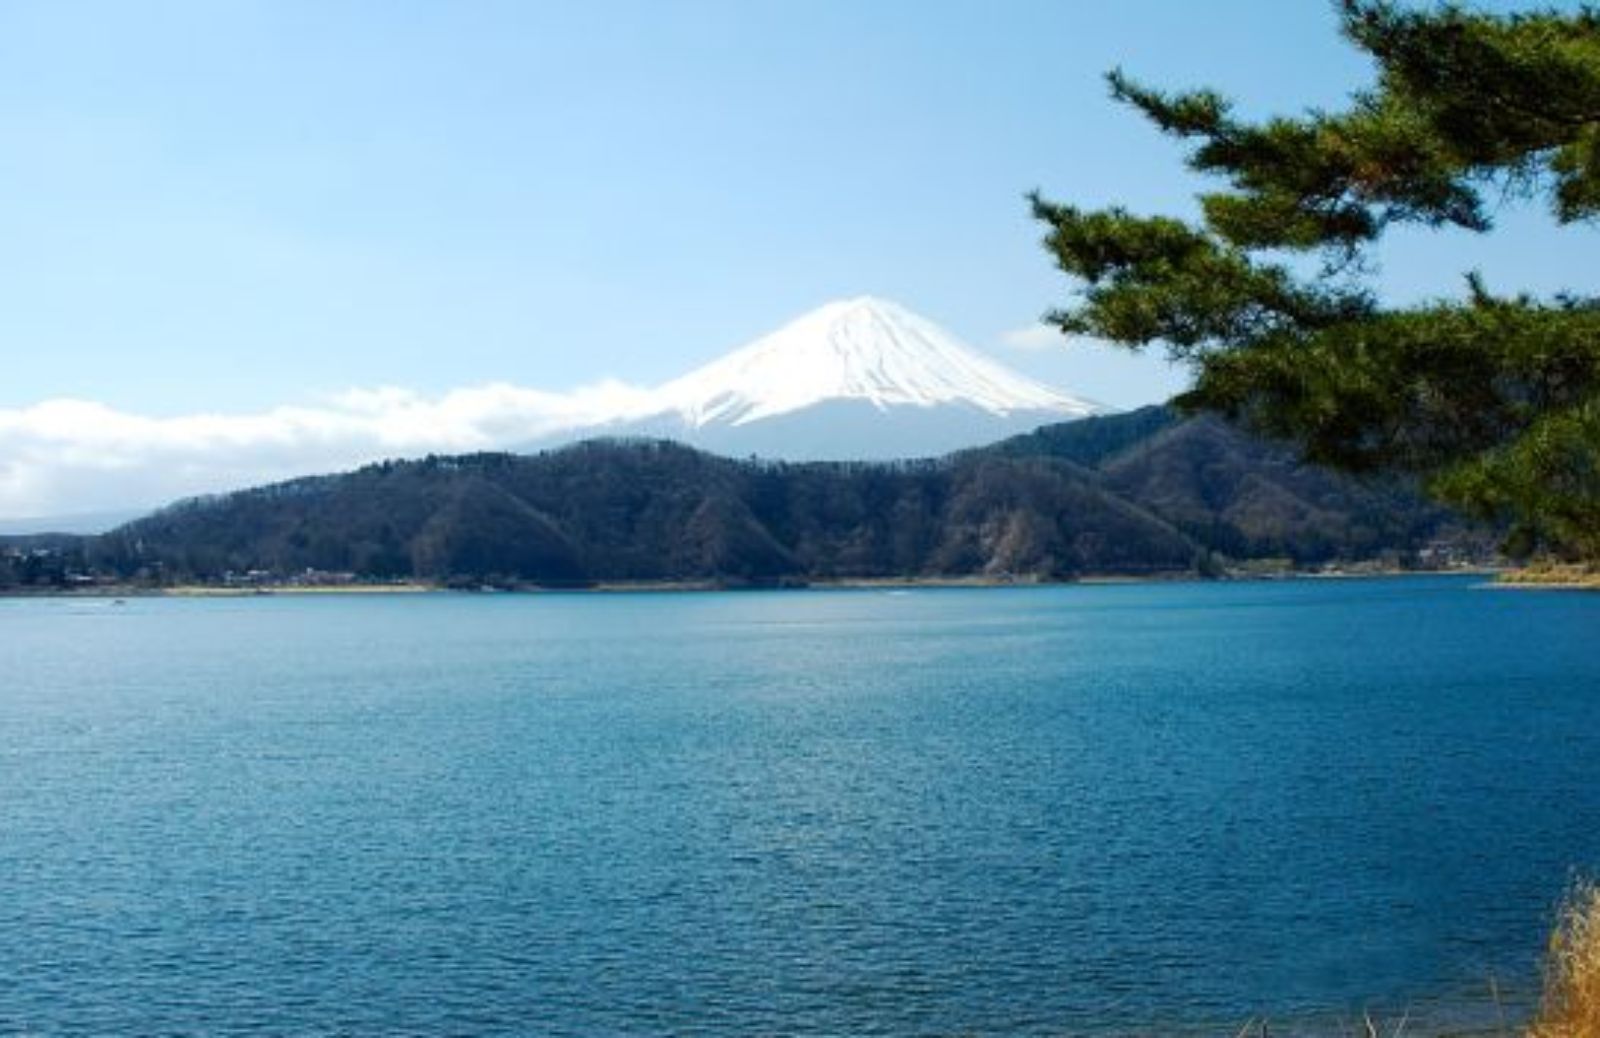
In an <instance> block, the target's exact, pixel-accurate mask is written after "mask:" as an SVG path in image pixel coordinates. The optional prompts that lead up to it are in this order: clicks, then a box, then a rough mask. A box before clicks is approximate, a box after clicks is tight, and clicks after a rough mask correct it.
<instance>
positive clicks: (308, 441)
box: [0, 381, 650, 519]
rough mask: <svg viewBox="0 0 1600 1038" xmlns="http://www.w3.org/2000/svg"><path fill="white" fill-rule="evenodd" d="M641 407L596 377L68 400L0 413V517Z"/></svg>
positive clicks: (263, 477)
mask: <svg viewBox="0 0 1600 1038" xmlns="http://www.w3.org/2000/svg"><path fill="white" fill-rule="evenodd" d="M649 399H650V394H649V393H648V391H646V390H642V389H638V388H636V387H634V386H630V385H627V384H625V383H622V382H617V381H605V382H600V383H597V384H595V385H591V386H585V387H581V388H579V389H576V390H574V391H572V392H570V393H550V392H545V391H542V390H536V389H528V388H525V387H522V386H516V385H511V384H508V383H491V384H487V385H482V386H474V387H468V388H462V389H455V390H451V391H449V392H447V393H444V394H442V395H440V396H432V397H430V396H426V395H423V394H420V393H417V392H415V391H412V390H409V389H403V388H398V387H394V386H382V387H377V388H355V389H350V390H347V391H345V392H343V393H340V394H338V395H336V396H334V397H331V398H329V399H327V400H325V401H322V402H320V403H316V404H311V405H291V406H282V407H275V408H271V409H269V410H265V411H260V412H255V413H248V414H220V413H202V414H189V415H180V416H175V417H165V418H161V417H151V416H148V415H141V414H135V413H132V412H129V411H123V410H119V409H117V408H115V407H112V406H109V405H107V404H105V403H101V402H97V401H92V400H82V399H74V398H56V399H50V400H44V401H41V402H39V403H36V404H33V405H31V406H28V407H23V408H13V409H3V408H0V519H28V518H35V517H48V516H67V515H77V514H84V513H95V512H112V511H128V510H139V509H149V508H155V507H159V506H160V505H163V504H167V503H169V502H171V501H174V500H177V499H179V498H183V497H190V496H193V495H196V494H205V493H216V492H222V491H227V490H235V489H240V488H242V487H246V486H252V485H256V484H260V483H265V482H271V481H274V480H280V479H288V478H292V477H295V476H302V475H307V474H310V473H318V472H331V471H338V470H340V469H346V468H351V467H354V466H358V465H363V464H366V463H368V462H373V461H379V460H383V459H385V458H394V457H414V456H417V455H421V454H427V453H430V452H465V451H475V450H499V449H507V448H513V447H518V446H524V445H529V444H532V443H535V442H537V441H538V440H540V439H541V438H544V437H549V436H553V435H555V434H558V433H560V432H562V431H564V430H568V429H573V428H577V427H580V426H587V425H593V424H596V423H600V422H604V421H607V420H611V419H615V418H617V417H619V416H625V415H627V414H630V413H633V412H635V411H636V410H638V409H640V408H642V407H645V406H646V405H647V402H648V401H649Z"/></svg>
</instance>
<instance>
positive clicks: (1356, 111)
mask: <svg viewBox="0 0 1600 1038" xmlns="http://www.w3.org/2000/svg"><path fill="white" fill-rule="evenodd" d="M1340 14H1341V18H1342V24H1343V30H1344V32H1345V34H1346V36H1347V37H1348V38H1349V39H1350V41H1351V42H1353V43H1354V44H1355V45H1356V46H1357V47H1359V48H1360V49H1362V50H1364V51H1366V52H1367V53H1368V54H1370V55H1371V56H1372V58H1373V59H1374V61H1375V63H1376V66H1377V68H1378V76H1377V81H1376V83H1375V85H1374V86H1372V87H1371V88H1370V89H1368V90H1366V91H1363V92H1360V93H1357V94H1355V95H1354V96H1353V97H1352V98H1351V100H1350V103H1349V105H1348V107H1347V108H1346V109H1345V110H1342V111H1335V112H1322V111H1312V112H1309V113H1307V114H1304V115H1300V116H1297V117H1280V118H1272V119H1268V120H1265V121H1263V122H1250V121H1246V120H1243V119H1241V118H1239V117H1238V116H1237V115H1236V114H1235V112H1234V109H1233V108H1232V106H1231V105H1230V104H1229V102H1228V101H1227V100H1226V99H1224V98H1223V97H1221V96H1220V95H1218V94H1217V93H1215V92H1212V91H1209V90H1199V91H1192V92H1187V93H1167V92H1163V91H1160V90H1156V89H1152V88H1150V87H1148V86H1145V85H1142V84H1140V83H1138V82H1136V81H1134V80H1133V79H1131V78H1129V77H1128V76H1126V75H1124V74H1123V73H1121V72H1113V73H1111V75H1110V76H1109V77H1108V78H1109V81H1110V85H1111V91H1112V95H1113V97H1115V98H1116V99H1117V100H1119V101H1121V102H1124V103H1126V104H1129V105H1131V106H1132V107H1133V108H1135V109H1137V110H1138V111H1139V112H1141V113H1143V114H1144V115H1145V116H1146V117H1147V118H1149V119H1150V121H1151V122H1153V123H1154V124H1155V125H1156V126H1157V127H1158V128H1159V129H1160V130H1161V131H1163V132H1164V133H1167V134H1169V135H1171V136H1173V137H1176V138H1179V139H1181V140H1183V141H1184V142H1185V143H1186V144H1187V145H1188V146H1189V152H1188V162H1189V165H1190V167H1191V168H1193V169H1194V170H1196V171H1198V172H1200V173H1203V174H1207V175H1210V176H1214V177H1216V178H1218V179H1219V180H1221V181H1222V182H1223V185H1224V186H1223V187H1222V188H1221V189H1220V190H1216V191H1213V192H1210V193H1207V194H1204V195H1202V196H1201V198H1200V210H1201V214H1202V220H1201V222H1200V223H1198V224H1190V223H1186V222H1185V221H1182V220H1177V219H1171V218H1168V217H1161V216H1139V215H1135V214H1133V213H1130V212H1128V211H1126V210H1123V209H1109V210H1102V211H1086V210H1083V209H1079V208H1076V207H1073V206H1071V205H1063V204H1058V203H1055V202H1051V201H1048V200H1046V199H1044V198H1041V197H1039V196H1037V195H1035V196H1033V198H1032V204H1033V209H1034V213H1035V215H1036V216H1037V217H1038V218H1039V219H1040V220H1042V221H1044V222H1045V223H1046V224H1047V225H1048V228H1049V229H1048V232H1047V236H1046V239H1045V244H1046V247H1047V248H1048V250H1049V251H1050V252H1051V254H1052V255H1053V256H1054V258H1055V260H1056V262H1057V264H1058V265H1059V266H1060V268H1061V269H1062V270H1063V271H1064V272H1065V273H1067V274H1068V275H1070V276H1071V277H1072V278H1073V279H1075V281H1076V282H1077V283H1078V284H1079V285H1080V286H1081V290H1082V291H1081V297H1080V298H1079V299H1078V301H1077V305H1075V306H1072V307H1070V308H1067V309H1063V310H1061V311H1058V312H1056V313H1054V314H1052V315H1051V317H1052V320H1053V322H1054V323H1055V324H1057V325H1059V326H1060V327H1061V328H1062V329H1063V330H1064V331H1066V332H1068V333H1074V334H1087V335H1093V336H1098V337H1102V338H1105V339H1109V340H1112V341H1115V342H1118V343H1122V344H1125V345H1128V346H1132V347H1135V348H1139V347H1145V346H1150V345H1152V344H1158V345H1160V346H1164V347H1165V348H1166V349H1167V350H1169V351H1170V353H1171V354H1172V355H1173V356H1174V357H1176V358H1178V359H1180V360H1184V361H1187V362H1189V363H1191V364H1192V365H1193V367H1194V370H1195V384H1194V386H1193V388H1192V390H1191V391H1190V392H1188V393H1186V394H1185V395H1184V396H1183V397H1181V398H1180V401H1179V402H1180V403H1181V404H1182V405H1184V406H1187V407H1192V408H1202V409H1208V410H1215V411H1219V412H1221V413H1223V414H1225V415H1227V416H1229V417H1233V418H1240V419H1244V420H1246V421H1248V422H1249V423H1251V424H1253V425H1254V426H1255V427H1257V428H1258V429H1261V430H1262V431H1265V432H1267V433H1270V434H1272V435H1276V436H1279V437H1284V438H1287V439H1290V440H1293V441H1295V442H1297V443H1298V444H1299V445H1300V446H1301V447H1302V448H1303V449H1304V451H1305V454H1306V456H1307V457H1308V458H1309V459H1310V460H1312V461H1316V462H1320V463H1326V464H1332V465H1335V466H1339V467H1343V468H1346V469H1350V470H1355V471H1371V470H1377V469H1402V470H1406V471H1411V472H1417V473H1421V474H1423V475H1424V476H1426V477H1427V479H1428V483H1429V486H1430V488H1431V489H1432V490H1433V491H1434V492H1435V493H1437V494H1438V495H1439V496H1441V497H1442V498H1443V499H1445V500H1447V501H1450V502H1452V503H1454V504H1457V505H1460V506H1464V507H1467V508H1469V509H1471V510H1472V511H1474V512H1476V513H1477V514H1480V515H1484V516H1487V517H1492V518H1498V519H1501V520H1504V521H1508V522H1509V524H1510V529H1511V530H1512V536H1511V539H1510V542H1509V545H1510V547H1512V548H1513V549H1514V550H1517V551H1520V552H1530V551H1536V550H1553V551H1556V552H1559V553H1562V554H1565V555H1569V556H1578V557H1583V558H1587V559H1591V560H1592V559H1600V300H1596V299H1594V298H1588V297H1577V296H1568V295H1563V296H1559V297H1555V298H1550V299H1537V298H1533V297H1530V296H1526V295H1516V296H1509V297H1506V296H1497V295H1493V294H1491V293H1490V291H1489V290H1488V289H1487V288H1486V287H1485V285H1484V284H1483V283H1482V281H1481V279H1479V278H1478V277H1477V276H1476V275H1469V276H1468V278H1467V290H1466V292H1465V293H1464V295H1463V297H1462V298H1461V299H1459V300H1456V301H1441V302H1435V303H1430V304H1426V305H1420V306H1415V307H1410V308H1387V307H1384V306H1382V305H1381V304H1380V303H1379V301H1378V300H1377V298H1376V296H1375V295H1374V293H1373V292H1372V291H1371V289H1370V287H1369V285H1368V284H1367V283H1365V281H1364V280H1363V273H1364V272H1365V267H1366V265H1365V264H1364V263H1363V261H1364V260H1365V259H1366V258H1367V257H1368V254H1369V252H1370V250H1371V248H1372V247H1373V246H1374V245H1375V243H1377V242H1378V241H1379V239H1381V238H1382V236H1383V235H1384V233H1385V232H1386V231H1387V230H1388V229H1389V228H1391V227H1394V226H1399V225H1418V226H1423V227H1430V228H1445V227H1454V228H1463V229H1466V230H1469V231H1475V232H1489V231H1491V230H1492V229H1493V210H1494V208H1495V206H1496V205H1497V204H1499V202H1500V201H1501V200H1502V199H1504V198H1506V197H1507V196H1511V197H1515V198H1520V199H1524V200H1529V201H1534V202H1538V203H1540V204H1543V205H1546V206H1548V208H1549V210H1550V212H1551V214H1552V215H1553V217H1554V219H1555V220H1556V221H1557V222H1558V223H1560V224H1562V225H1581V224H1585V223H1588V222H1590V221H1593V220H1594V219H1595V218H1596V217H1597V216H1600V11H1597V10H1596V9H1592V8H1584V9H1581V10H1578V11H1577V12H1576V13H1573V12H1560V11H1555V10H1543V11H1532V12H1528V13H1523V14H1512V15H1497V14H1489V13H1484V12H1481V11H1477V10H1474V9H1470V8H1466V7H1461V6H1456V5H1445V6H1437V7H1430V8H1426V9H1417V8H1411V7H1403V6H1401V5H1398V4H1394V3H1387V2H1370V0H1345V2H1343V3H1341V4H1340ZM1295 254H1302V255H1308V256H1311V257H1315V258H1320V259H1321V260H1322V261H1323V262H1322V263H1321V264H1320V265H1318V264H1305V263H1300V262H1295V261H1293V260H1292V259H1286V257H1293V256H1294V255H1295ZM1308 266H1320V271H1319V272H1318V273H1317V274H1316V275H1315V276H1306V275H1305V274H1303V273H1302V271H1303V270H1305V269H1307V267H1308Z"/></svg>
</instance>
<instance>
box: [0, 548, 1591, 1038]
mask: <svg viewBox="0 0 1600 1038" xmlns="http://www.w3.org/2000/svg"><path fill="white" fill-rule="evenodd" d="M1597 865H1600V595H1586V594H1574V593H1560V592H1522V591H1506V590H1493V589H1485V588H1483V587H1481V586H1480V582H1479V580H1478V579H1476V578H1471V577H1436V578H1397V579H1373V580H1326V581H1311V580H1307V581H1293V582H1282V583H1231V584H1148V585H1127V586H1064V587H1041V588H1015V589H939V590H936V589H927V590H920V589H919V590H915V591H909V592H885V591H878V590H858V591H791V592H773V593H756V592H748V593H727V594H721V593H702V594H669V593H661V594H648V593H640V594H547V595H546V594H537V595H465V594H431V595H389V596H381V595H363V596H357V595H324V596H309V595H308V596H265V597H252V598H227V599H182V598H136V599H130V600H128V601H127V602H126V603H125V604H123V605H116V604H113V603H112V602H110V601H108V600H103V599H100V600H94V599H9V600H3V601H0V1033H6V1034H9V1033H19V1032H20V1033H30V1034H32V1033H40V1034H53V1033H75V1034H77V1033H104V1034H109V1033H136V1032H137V1033H170V1034H177V1033H197V1034H199V1033H203V1034H283V1033H301V1034H306V1033H323V1034H396V1033H421V1034H446V1033H450V1034H490V1033H517V1034H526V1033H537V1034H552V1035H554V1034H560V1035H597V1034H611V1033H630V1034H669V1033H671V1034H706V1035H746V1034H757V1033H767V1034H771V1033H807V1034H853V1035H865V1034H929V1033H940V1034H948V1033H957V1032H958V1033H977V1034H995V1035H1013V1034H1025V1035H1031V1034H1079V1033H1083V1034H1096V1033H1125V1032H1129V1031H1140V1032H1146V1033H1148V1032H1152V1031H1162V1032H1181V1031H1186V1030H1193V1031H1196V1032H1199V1033H1215V1034H1226V1035H1229V1036H1231V1035H1233V1034H1235V1033H1237V1032H1238V1030H1239V1028H1240V1027H1241V1026H1243V1024H1244V1023H1245V1021H1246V1020H1247V1019H1249V1018H1250V1017H1251V1016H1256V1017H1259V1016H1261V1015H1263V1014H1266V1015H1269V1016H1271V1017H1273V1018H1274V1020H1279V1021H1282V1023H1281V1024H1280V1025H1279V1026H1278V1027H1276V1028H1275V1029H1274V1033H1275V1034H1277V1033H1285V1031H1292V1030H1293V1029H1294V1028H1295V1027H1306V1028H1313V1027H1318V1026H1322V1025H1325V1024H1328V1023H1329V1022H1330V1021H1337V1020H1339V1019H1340V1018H1341V1017H1344V1018H1348V1016H1349V1014H1351V1013H1356V1012H1359V1011H1360V1010H1361V1008H1362V1007H1364V1006H1370V1007H1373V1008H1374V1010H1375V1011H1378V1012H1383V1013H1392V1014H1398V1013H1400V1012H1402V1011H1404V1010H1406V1009H1410V1010H1411V1011H1412V1013H1413V1017H1414V1019H1416V1020H1417V1021H1418V1023H1416V1024H1413V1025H1412V1026H1411V1027H1410V1028H1408V1031H1407V1033H1408V1034H1415V1033H1422V1032H1423V1031H1425V1030H1426V1029H1427V1028H1428V1027H1434V1028H1435V1029H1437V1028H1438V1027H1442V1026H1446V1022H1450V1021H1459V1020H1465V1019H1468V1018H1474V1019H1475V1020H1478V1021H1480V1022H1481V1021H1484V1020H1489V1019H1490V1018H1491V1015H1492V1014H1499V1013H1502V1012H1504V1013H1505V1014H1507V1015H1508V1016H1515V1015H1516V1014H1517V1013H1518V1012H1519V1011H1520V1009H1519V1007H1521V1006H1523V1005H1525V1004H1526V1000H1527V998H1528V997H1529V995H1530V993H1531V992H1532V991H1533V990H1534V985H1535V984H1536V980H1537V974H1536V971H1537V961H1538V955H1539V952H1540V950H1541V948H1542V944H1543V940H1544V936H1545V934H1546V932H1547V930H1548V928H1549V925H1550V922H1551V919H1552V915H1553V912H1554V909H1555V906H1556V904H1557V903H1558V902H1559V900H1560V898H1561V895H1562V893H1563V891H1564V888H1565V887H1566V885H1567V884H1568V882H1569V880H1570V879H1571V877H1572V876H1573V874H1574V870H1577V871H1578V872H1582V871H1585V870H1590V869H1594V868H1595V867H1596V866H1597ZM1491 985H1492V986H1493V988H1494V989H1495V990H1497V991H1498V992H1500V999H1501V1001H1502V1002H1503V1003H1504V1007H1503V1008H1497V1007H1496V1005H1495V1002H1494V1000H1493V998H1492V997H1491V995H1490V990H1491ZM1391 1019H1392V1017H1391Z"/></svg>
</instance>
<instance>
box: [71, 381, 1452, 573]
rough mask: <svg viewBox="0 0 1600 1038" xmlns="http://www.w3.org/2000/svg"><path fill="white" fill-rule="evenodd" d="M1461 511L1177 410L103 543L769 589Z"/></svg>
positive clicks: (1259, 552)
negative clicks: (880, 460)
mask: <svg viewBox="0 0 1600 1038" xmlns="http://www.w3.org/2000/svg"><path fill="white" fill-rule="evenodd" d="M1451 529H1452V527H1451V520H1450V517H1449V516H1448V515H1447V514H1446V513H1444V512H1442V511H1441V510H1439V509H1437V508H1435V507H1431V506H1428V505H1426V504H1424V503H1422V502H1421V501H1420V500H1419V499H1418V498H1417V497H1416V496H1415V495H1414V494H1412V493H1410V492H1409V491H1407V490H1405V489H1404V488H1401V487H1398V486H1396V485H1394V484H1386V485H1367V484H1363V483H1358V482H1356V481H1354V480H1352V479H1350V478H1348V477H1344V476H1335V475H1331V474H1329V473H1327V472H1325V471H1323V470H1320V469H1316V468H1312V467H1308V466H1305V465H1302V464H1299V463H1297V462H1296V461H1295V460H1294V458H1293V457H1292V456H1291V455H1290V454H1288V453H1287V452H1286V451H1284V450H1283V449H1282V448H1280V447H1277V446H1273V445H1269V444H1265V443H1263V442H1261V441H1258V440H1254V439H1252V438H1250V437H1248V436H1246V435H1244V434H1243V433H1240V432H1239V431H1238V430H1236V429H1234V428H1233V427H1231V426H1228V425H1225V424H1223V423H1221V422H1219V421H1217V420H1215V419H1209V418H1206V419H1188V420H1185V419H1181V418H1179V417H1178V416H1177V415H1176V414H1175V413H1174V412H1172V411H1170V410H1169V409H1166V408H1145V409H1142V410H1139V411H1134V412H1131V413H1129V414H1125V415H1116V416H1109V417H1102V418H1094V419H1088V420H1084V421H1080V422H1072V423H1067V424H1064V425H1058V426H1051V427H1047V428H1044V429H1041V430H1039V431H1037V432H1035V433H1031V434H1029V435H1027V436H1021V437H1017V438H1015V439H1011V440H1007V441H1005V442H1003V443H1000V444H996V445H994V446H993V447H989V448H984V449H981V450H973V451H966V452H962V453H960V454H956V455H952V456H950V457H948V458H945V459H941V460H935V461H917V462H904V463H892V464H867V463H805V464H786V463H781V462H759V461H735V460H731V459H727V458H719V457H716V456H713V455H709V454H704V453H701V452H699V451H695V450H691V449H689V448H687V447H683V446H680V445H677V444H673V443H669V442H664V441H594V442H590V443H584V444H579V445H577V446H573V447H568V448H565V449H562V450H556V451H550V452H546V453H542V454H537V455H528V456H520V455H510V454H478V455H468V456H463V457H453V458H437V457H433V458H426V459H422V460H419V461H409V462H386V463H383V464H380V465H371V466H368V467H366V468H363V469H360V470H358V471H356V472H352V473H349V474H346V475H339V476H324V477H315V478H309V479H301V480H295V481H292V482H288V483H282V484H277V485H274V486H268V487H261V488H257V489H255V490H248V491H243V492H240V493H236V494H230V495H226V496H223V497H218V498H209V499H203V500H197V501H192V502H187V503H183V504H179V505H176V506H173V507H171V508H168V509H165V510H163V511H161V512H158V513H156V514H154V515H151V516H149V517H147V518H145V519H141V520H138V521H136V522H134V523H130V524H128V525H127V526H124V527H122V528H121V529H119V530H116V531H113V532H112V533H109V534H106V535H104V536H102V537H99V538H94V539H90V540H88V541H86V542H85V543H84V551H85V554H86V557H87V560H88V564H89V565H90V566H92V567H93V568H94V569H95V570H96V571H98V572H101V573H106V574H115V575H119V576H122V577H134V576H136V575H139V574H144V575H152V574H159V575H160V577H161V579H165V580H200V581H217V580H223V579H227V578H228V577H229V575H230V574H231V575H233V576H234V578H235V579H237V577H238V575H240V574H246V573H249V572H251V571H255V572H256V574H257V576H258V578H268V579H270V578H283V577H288V576H292V575H294V574H300V573H304V572H305V571H306V570H315V571H320V572H323V573H341V574H354V575H356V576H358V577H370V578H417V579H424V580H436V581H453V580H463V581H472V582H483V581H513V582H529V583H540V584H549V585H579V584H585V583H592V582H597V581H673V580H679V581H681V580H691V581H708V580H709V581H729V582H735V583H746V582H748V583H771V582H779V581H802V580H809V579H851V578H885V577H966V576H986V577H998V578H1006V577H1015V578H1023V579H1030V578H1043V579H1066V578H1071V577H1074V576H1077V575H1082V574H1098V573H1105V574H1117V573H1121V574H1159V573H1184V572H1192V571H1194V570H1195V569H1196V568H1201V569H1205V570H1207V571H1209V570H1210V569H1211V568H1212V567H1214V566H1216V565H1218V564H1219V563H1220V564H1226V562H1228V561H1229V560H1234V561H1240V560H1247V559H1252V558H1259V557H1287V558H1291V559H1294V560H1297V561H1299V562H1303V563H1316V562H1323V561H1327V560H1352V561H1354V560H1361V559H1369V558H1374V557H1378V556H1380V555H1382V554H1385V553H1387V554H1390V555H1393V554H1396V553H1398V554H1400V555H1404V554H1405V553H1407V552H1412V551H1414V550H1415V549H1417V548H1419V547H1421V546H1422V545H1424V544H1425V543H1427V542H1428V541H1429V540H1430V539H1431V538H1434V537H1436V536H1438V535H1439V534H1440V533H1441V532H1442V531H1449V530H1451Z"/></svg>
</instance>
